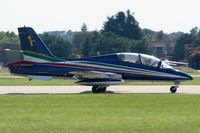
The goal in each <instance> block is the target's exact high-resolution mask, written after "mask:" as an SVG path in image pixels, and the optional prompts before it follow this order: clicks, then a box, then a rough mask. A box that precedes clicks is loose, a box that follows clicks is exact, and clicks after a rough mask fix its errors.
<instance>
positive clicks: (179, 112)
mask: <svg viewBox="0 0 200 133" xmlns="http://www.w3.org/2000/svg"><path fill="white" fill-rule="evenodd" d="M0 105H1V106H0V131H1V132H2V133H199V132H200V111H199V110H200V95H184V94H175V95H173V94H123V95H122V94H82V95H1V96H0Z"/></svg>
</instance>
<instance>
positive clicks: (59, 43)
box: [40, 33, 74, 58]
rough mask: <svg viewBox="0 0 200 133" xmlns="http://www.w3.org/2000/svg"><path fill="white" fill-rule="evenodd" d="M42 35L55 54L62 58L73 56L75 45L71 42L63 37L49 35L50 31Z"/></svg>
mask: <svg viewBox="0 0 200 133" xmlns="http://www.w3.org/2000/svg"><path fill="white" fill-rule="evenodd" d="M40 36H41V38H42V40H43V41H44V42H45V44H47V46H48V48H49V49H50V50H51V51H52V53H53V54H54V55H55V56H57V57H60V58H69V57H73V53H74V47H73V45H72V44H71V43H70V42H68V41H65V40H64V39H63V38H61V37H56V36H53V35H49V34H48V33H44V34H42V35H40Z"/></svg>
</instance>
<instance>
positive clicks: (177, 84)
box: [170, 81, 180, 93]
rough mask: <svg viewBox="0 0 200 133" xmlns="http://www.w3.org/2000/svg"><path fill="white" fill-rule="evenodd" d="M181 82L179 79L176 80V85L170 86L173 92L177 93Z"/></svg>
mask: <svg viewBox="0 0 200 133" xmlns="http://www.w3.org/2000/svg"><path fill="white" fill-rule="evenodd" d="M179 84H180V82H179V81H176V82H174V86H171V87H170V91H171V93H176V91H177V89H178V87H179Z"/></svg>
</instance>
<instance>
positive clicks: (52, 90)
mask: <svg viewBox="0 0 200 133" xmlns="http://www.w3.org/2000/svg"><path fill="white" fill-rule="evenodd" d="M169 88H170V86H167V85H166V86H163V85H162V86H157V85H156V86H152V85H151V86H110V87H108V88H107V93H117V94H128V93H133V94H134V93H136V94H137V93H170V91H169ZM82 93H83V94H84V93H92V92H91V87H90V86H0V94H82ZM177 93H178V94H179V93H183V94H200V85H181V86H180V87H179V88H178V90H177Z"/></svg>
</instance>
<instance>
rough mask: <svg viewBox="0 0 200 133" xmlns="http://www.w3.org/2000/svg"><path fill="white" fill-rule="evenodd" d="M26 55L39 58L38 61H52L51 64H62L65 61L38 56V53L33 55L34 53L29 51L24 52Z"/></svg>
mask: <svg viewBox="0 0 200 133" xmlns="http://www.w3.org/2000/svg"><path fill="white" fill-rule="evenodd" d="M23 53H24V55H27V56H31V57H34V58H38V59H42V60H47V61H51V62H61V61H65V60H62V59H58V58H54V57H49V56H46V55H42V54H37V53H33V52H29V51H23Z"/></svg>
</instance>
